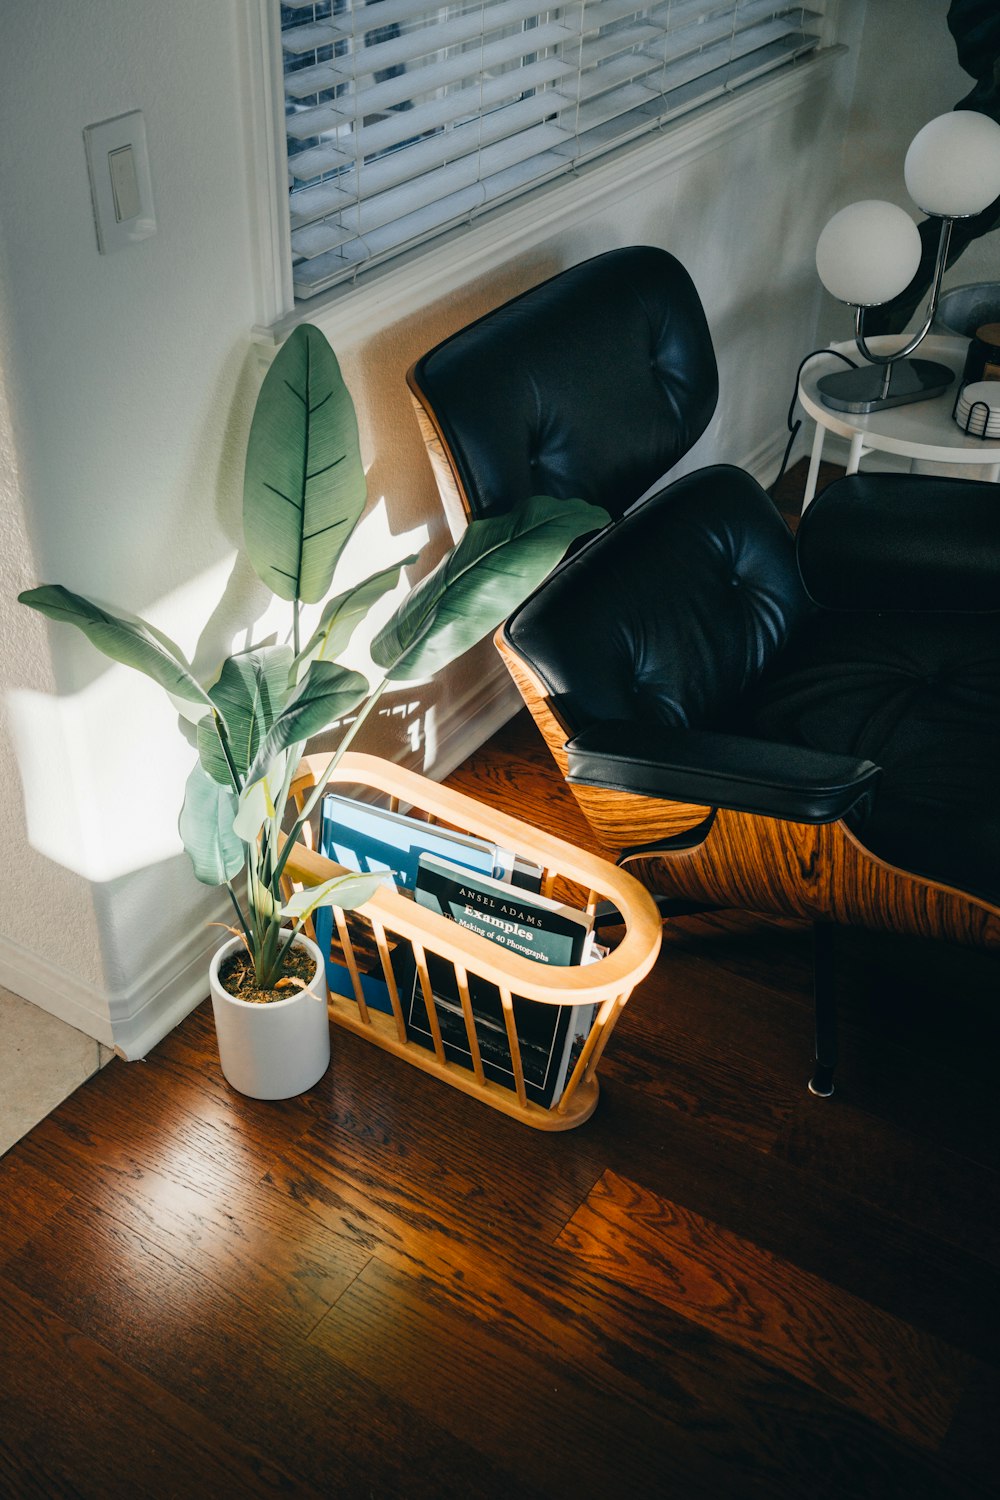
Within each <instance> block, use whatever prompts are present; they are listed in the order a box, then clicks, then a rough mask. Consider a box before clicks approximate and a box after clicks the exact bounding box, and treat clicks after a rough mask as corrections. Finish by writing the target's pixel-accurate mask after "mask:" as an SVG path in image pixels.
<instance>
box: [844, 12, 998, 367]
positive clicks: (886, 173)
mask: <svg viewBox="0 0 1000 1500" xmlns="http://www.w3.org/2000/svg"><path fill="white" fill-rule="evenodd" d="M947 14H948V0H877V3H873V4H869V5H867V6H866V7H865V10H864V17H863V21H864V25H863V30H862V33H861V36H860V45H859V48H858V68H857V78H856V83H855V88H854V94H853V99H852V101H851V108H850V112H849V115H848V120H847V129H846V131H845V134H844V141H843V150H842V156H841V163H840V172H839V175H838V181H837V187H836V192H835V195H834V200H833V202H832V203H831V208H830V212H831V213H833V212H834V210H835V209H837V208H841V207H843V206H844V204H846V203H853V202H854V201H855V200H857V199H863V198H886V199H888V200H889V201H890V202H892V203H898V204H899V205H900V207H902V208H904V209H905V210H906V212H907V213H908V214H910V216H911V217H912V218H913V219H915V220H917V221H918V222H919V220H920V219H921V218H922V217H923V215H922V214H921V213H920V211H919V209H917V207H916V205H915V204H914V203H913V201H912V199H911V198H910V197H909V195H908V194H907V191H906V185H905V183H904V181H903V162H904V159H905V157H906V150H907V147H908V146H909V144H910V142H911V141H912V139H913V137H914V136H915V135H916V133H917V131H918V130H919V129H920V128H921V126H923V125H926V123H927V122H928V120H933V119H934V118H935V117H936V116H937V115H942V114H947V113H948V111H949V110H951V109H953V108H954V106H955V105H956V104H957V103H958V101H959V100H960V99H963V98H964V97H965V96H966V95H967V94H968V93H969V92H970V90H971V89H972V87H973V79H972V78H970V76H969V75H968V74H967V73H964V72H963V71H962V69H961V68H960V67H959V65H958V58H957V57H956V54H955V44H954V42H953V40H952V36H951V33H950V31H949V30H948V25H947ZM998 278H1000V233H996V232H994V233H992V234H989V235H985V236H983V238H981V239H980V240H978V241H977V242H976V243H974V244H973V245H971V246H969V248H968V249H967V250H966V251H965V253H964V254H963V255H962V256H961V257H960V259H959V260H958V261H957V262H956V264H955V265H954V266H953V267H952V268H951V270H950V271H949V272H947V274H946V276H945V282H944V284H945V286H946V287H947V286H957V285H962V284H964V283H965V282H972V281H992V280H996V279H998ZM820 326H821V332H822V336H823V338H829V339H846V338H850V337H851V314H850V312H849V311H848V310H847V309H846V308H844V307H843V306H841V305H839V304H838V303H836V302H835V301H834V300H833V299H832V298H831V297H829V296H827V294H826V293H824V294H823V307H822V317H821V325H820ZM917 326H919V320H918V321H917Z"/></svg>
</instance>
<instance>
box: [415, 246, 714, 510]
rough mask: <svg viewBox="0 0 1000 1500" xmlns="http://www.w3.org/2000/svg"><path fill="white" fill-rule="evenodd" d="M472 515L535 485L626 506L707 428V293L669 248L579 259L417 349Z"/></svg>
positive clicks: (535, 489)
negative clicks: (436, 341) (701, 295)
mask: <svg viewBox="0 0 1000 1500" xmlns="http://www.w3.org/2000/svg"><path fill="white" fill-rule="evenodd" d="M410 383H411V385H412V386H413V388H414V390H415V392H416V394H417V395H418V397H419V398H420V400H421V402H422V404H423V405H424V407H425V408H426V409H427V410H428V411H429V412H430V413H431V414H432V415H433V418H434V420H435V422H436V424H437V425H438V427H439V430H440V432H441V435H442V437H443V439H444V442H445V444H446V446H447V448H448V449H449V451H450V454H451V458H452V462H453V464H454V467H455V469H456V471H457V473H458V476H459V479H460V481H461V483H462V486H463V489H464V491H465V495H466V499H467V502H468V505H469V508H470V510H471V512H472V514H473V515H474V516H483V515H493V514H496V513H498V512H505V511H507V510H509V509H510V507H511V506H512V505H514V504H517V503H519V502H520V501H522V500H525V499H527V498H528V496H530V495H539V494H545V495H554V496H556V497H557V498H559V499H570V498H573V497H578V498H580V499H583V500H589V501H591V502H592V503H594V504H599V505H603V506H604V507H605V508H606V509H607V510H608V511H609V512H610V513H611V514H612V515H613V516H617V515H621V513H622V512H623V511H624V510H626V509H627V508H628V506H630V505H631V504H632V503H633V502H634V501H636V500H638V499H639V497H640V496H641V495H643V494H644V493H645V492H646V491H647V490H648V489H649V488H650V487H651V486H652V485H654V484H655V483H656V481H657V480H658V479H660V478H661V477H662V476H663V475H664V474H665V473H666V472H667V470H668V469H670V468H672V467H673V465H674V464H675V463H677V461H678V460H679V459H680V458H681V457H683V455H684V454H685V453H686V452H687V451H688V449H689V448H690V447H691V445H692V444H693V443H694V442H695V441H696V440H697V439H698V438H699V437H700V436H701V434H702V432H703V431H704V430H705V427H706V426H707V425H708V422H709V420H710V418H711V416H712V413H713V411H714V410H715V404H716V401H717V399H718V373H717V369H716V363H715V354H714V352H713V349H712V340H711V335H710V333H709V330H708V325H707V323H706V321H705V315H704V312H703V310H702V306H701V302H700V300H699V297H698V293H697V291H696V290H695V287H694V284H693V282H692V281H691V278H690V276H689V275H688V273H687V271H685V269H684V267H683V266H682V265H681V264H680V262H679V261H677V260H675V259H674V257H673V256H672V255H669V254H667V252H666V251H664V250H658V249H654V248H652V247H648V246H642V245H640V246H630V247H629V248H627V249H622V250H612V251H609V252H608V253H607V254H605V255H599V256H596V257H595V258H594V259H592V260H589V261H585V262H583V263H582V264H581V265H578V266H573V267H571V268H570V269H569V270H567V271H564V272H562V273H561V274H560V275H558V276H555V277H553V278H552V279H551V280H549V281H546V282H543V283H542V284H541V285H540V286H537V287H534V288H532V289H531V290H530V291H528V292H525V293H523V295H521V296H520V297H516V298H515V299H514V300H513V301H511V302H507V303H506V304H504V305H503V306H502V307H499V308H496V309H495V310H494V311H493V312H491V313H488V314H487V315H486V316H485V317H483V318H480V319H479V321H478V322H476V323H472V324H470V325H469V326H468V327H467V328H463V329H462V330H461V331H460V332H458V333H456V334H454V335H453V336H452V337H451V338H450V339H447V340H446V341H445V342H444V343H443V344H439V345H438V346H437V348H435V349H432V350H431V351H430V352H429V353H428V354H425V355H424V356H423V358H422V359H420V360H418V362H417V364H416V365H415V366H414V369H413V370H412V372H411V374H410Z"/></svg>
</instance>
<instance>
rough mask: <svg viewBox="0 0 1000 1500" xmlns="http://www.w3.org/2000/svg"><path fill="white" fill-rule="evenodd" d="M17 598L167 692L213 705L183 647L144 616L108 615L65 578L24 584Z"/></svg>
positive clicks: (208, 705) (207, 706) (189, 701)
mask: <svg viewBox="0 0 1000 1500" xmlns="http://www.w3.org/2000/svg"><path fill="white" fill-rule="evenodd" d="M18 599H19V600H20V602H21V603H22V604H27V605H29V606H30V607H31V608H32V609H37V610H38V611H39V613H41V614H43V615H47V616H48V618H49V619H50V620H61V621H63V622H64V623H65V624H67V625H75V626H76V628H77V629H78V630H82V631H83V633H84V635H85V636H86V637H87V639H88V640H89V641H90V642H91V643H92V644H93V645H95V646H96V647H97V649H98V651H103V652H104V655H105V656H110V657H111V659H112V661H120V662H122V663H123V664H124V665H125V666H126V667H134V668H135V670H136V671H137V672H144V673H145V674H146V676H147V677H152V679H153V681H154V682H158V683H159V684H160V686H161V687H163V688H166V690H167V692H168V693H173V694H174V695H175V696H176V697H178V698H183V699H184V700H185V701H186V702H188V703H203V704H204V705H205V706H206V708H211V707H212V703H211V700H210V698H209V696H208V694H207V693H206V692H205V689H204V688H203V687H202V686H201V683H200V682H199V681H198V680H197V678H196V677H195V675H194V673H193V672H192V671H191V668H190V667H189V666H188V664H187V662H186V661H185V660H184V658H183V657H182V656H181V654H180V652H179V651H177V649H176V647H169V646H168V645H167V644H166V643H165V642H164V641H162V640H161V639H160V638H159V637H158V636H156V635H154V633H153V631H152V629H151V628H150V626H148V625H147V624H146V622H145V620H122V619H119V618H118V616H117V615H109V614H108V612H107V610H104V609H101V607H100V605H98V604H94V603H93V602H92V601H91V600H90V599H84V598H82V597H81V595H79V594H71V593H70V591H69V589H64V588H63V586H62V584H61V583H46V584H42V586H41V587H40V588H37V589H26V590H25V592H24V593H23V594H19V595H18Z"/></svg>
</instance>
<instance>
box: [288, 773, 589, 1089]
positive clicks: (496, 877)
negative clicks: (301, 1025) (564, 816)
mask: <svg viewBox="0 0 1000 1500" xmlns="http://www.w3.org/2000/svg"><path fill="white" fill-rule="evenodd" d="M320 852H321V853H322V854H325V855H326V856H327V857H328V858H329V859H333V860H336V861H337V863H338V864H341V865H344V866H345V867H346V868H347V869H351V870H358V871H365V872H373V871H378V870H382V871H384V872H385V876H386V881H387V883H389V884H391V885H393V886H394V887H395V888H396V889H397V890H400V891H403V892H406V893H408V894H409V895H410V896H411V897H412V899H414V900H415V901H416V902H417V904H418V905H420V906H423V907H426V908H427V909H428V910H430V911H436V912H438V913H439V914H441V915H443V916H445V917H448V918H450V919H451V920H452V921H455V922H459V923H460V924H461V925H462V926H464V927H467V928H469V929H470V930H471V931H473V932H477V933H479V934H481V935H482V936H483V937H486V938H489V939H490V941H492V942H495V943H497V944H499V945H500V946H501V947H504V948H507V949H509V950H510V951H512V952H516V953H520V954H521V955H522V956H524V957H526V958H530V959H533V960H534V961H535V962H538V963H544V964H548V965H551V966H554V967H558V966H561V965H568V964H579V963H587V962H590V961H593V959H594V958H596V957H599V956H600V950H598V949H597V948H596V947H595V944H594V936H593V919H592V917H591V916H590V915H589V914H588V913H587V912H583V911H579V910H577V909H576V908H574V907H571V906H566V905H564V904H562V903H560V902H558V901H554V900H551V899H550V898H548V897H546V896H543V895H541V894H540V891H539V887H540V884H541V878H542V871H541V869H540V868H539V867H538V866H537V865H534V864H532V863H531V862H530V861H527V860H524V859H522V858H520V857H519V856H518V854H517V853H516V851H514V850H510V849H504V848H501V847H499V846H498V845H496V844H494V843H491V842H490V841H489V840H485V839H479V838H475V837H474V836H472V835H469V834H464V833H459V832H456V831H453V830H452V829H449V828H444V827H442V826H440V825H439V824H435V823H427V822H425V821H424V820H423V819H421V818H416V817H410V816H407V815H406V814H403V813H394V812H389V811H387V810H385V809H382V808H379V807H375V806H372V805H371V804H370V803H365V802H358V801H356V800H354V799H352V798H350V797H344V796H340V795H339V794H334V793H328V794H327V796H326V797H325V798H324V801H323V815H322V823H321V829H320ZM347 920H348V923H349V928H350V931H351V937H352V947H353V951H354V956H355V960H356V963H357V965H358V968H359V971H360V977H361V986H362V992H363V994H364V998H365V1003H366V1004H367V1005H368V1006H369V1008H371V1009H375V1010H381V1011H385V1012H387V1013H390V1014H391V1011H392V1005H391V1002H390V999H389V992H388V987H387V986H386V984H385V982H384V980H383V978H382V977H381V976H382V968H381V962H380V960H379V957H378V954H377V951H375V949H374V946H373V944H372V943H371V940H370V935H368V934H366V933H365V932H364V931H362V930H361V929H362V927H363V923H362V922H361V921H360V920H358V919H352V918H350V917H348V919H347ZM314 925H315V930H316V938H317V941H318V942H319V945H320V947H321V948H322V950H323V952H324V954H325V956H326V963H327V980H328V983H329V986H330V989H331V990H332V991H334V992H335V993H337V994H341V995H345V996H347V997H349V998H350V997H353V994H354V990H353V986H352V984H351V982H350V977H349V975H348V973H347V972H346V970H345V968H344V966H343V954H342V952H341V950H340V945H339V942H338V941H337V937H336V930H335V927H334V923H333V916H332V913H331V912H330V911H329V909H321V910H320V911H318V912H317V913H316V917H315V924H314ZM355 939H356V940H355ZM404 950H405V951H404ZM392 963H393V972H394V975H395V978H396V984H397V988H398V990H399V994H400V997H401V998H403V997H405V998H404V1020H405V1024H406V1031H407V1037H408V1039H409V1040H411V1041H413V1042H415V1043H417V1044H419V1045H421V1046H425V1047H431V1048H432V1047H433V1045H434V1043H433V1036H432V1031H431V1024H430V1016H429V1007H430V1005H433V1008H434V1015H435V1018H436V1021H437V1025H438V1028H439V1031H440V1035H441V1040H442V1044H443V1046H444V1051H445V1056H446V1057H447V1059H448V1060H449V1061H451V1062H455V1063H457V1064H459V1065H461V1066H464V1067H468V1068H470V1069H471V1068H472V1066H473V1059H472V1052H471V1049H470V1045H469V1037H468V1032H467V1029H466V1025H465V1017H464V1013H463V1009H462V1002H461V997H460V995H459V991H458V983H457V980H456V976H455V971H454V969H453V967H452V965H451V964H450V963H449V962H447V960H445V959H443V958H440V957H438V956H437V955H435V954H433V953H428V955H427V973H428V978H429V980H430V985H431V994H430V995H429V996H428V995H427V994H425V991H424V986H423V984H422V983H421V979H420V975H419V973H417V970H416V965H415V963H414V960H413V954H412V952H411V951H410V950H409V946H408V945H407V944H402V943H397V944H396V946H395V948H394V950H393V953H392ZM469 999H470V1002H471V1006H472V1012H473V1016H474V1020H475V1037H476V1045H477V1050H478V1052H479V1057H480V1060H481V1062H482V1067H483V1072H484V1074H485V1076H486V1077H487V1078H488V1079H490V1080H491V1081H493V1082H495V1083H499V1084H501V1085H503V1086H504V1087H507V1088H510V1089H513V1088H514V1087H515V1082H514V1069H513V1062H512V1059H511V1053H510V1046H509V1042H508V1039H507V1029H506V1026H505V1023H504V1016H503V1007H502V1004H501V1000H500V993H499V991H498V990H497V988H496V986H495V985H492V984H490V983H488V982H487V981H485V980H482V979H480V978H478V977H477V976H475V975H473V974H470V975H469ZM513 1010H514V1023H515V1028H516V1032H517V1038H518V1044H519V1052H520V1057H521V1066H522V1071H523V1076H524V1085H525V1091H526V1093H527V1096H528V1098H529V1099H531V1100H532V1101H533V1102H534V1103H536V1104H540V1105H543V1106H544V1107H550V1106H552V1105H553V1104H555V1103H556V1102H558V1100H559V1097H560V1095H561V1093H562V1090H563V1088H564V1086H565V1083H566V1080H567V1078H568V1077H569V1076H570V1074H571V1072H572V1068H573V1066H574V1064H575V1061H576V1057H577V1056H578V1054H579V1051H580V1049H581V1048H582V1046H583V1043H584V1042H585V1040H586V1038H587V1035H588V1034H589V1031H590V1028H591V1025H592V1023H593V1019H594V1014H595V1010H596V1007H595V1006H593V1005H544V1004H541V1003H540V1002H538V1001H533V1000H525V999H522V998H519V997H514V1000H513Z"/></svg>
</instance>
